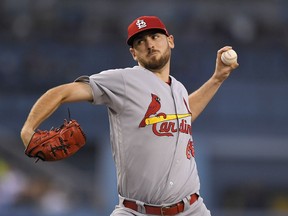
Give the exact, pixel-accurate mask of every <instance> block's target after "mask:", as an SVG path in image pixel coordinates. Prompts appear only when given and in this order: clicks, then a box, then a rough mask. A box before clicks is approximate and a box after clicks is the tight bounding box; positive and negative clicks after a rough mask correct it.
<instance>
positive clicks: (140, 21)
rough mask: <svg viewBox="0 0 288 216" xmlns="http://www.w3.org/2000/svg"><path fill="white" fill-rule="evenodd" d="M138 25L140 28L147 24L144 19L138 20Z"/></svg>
mask: <svg viewBox="0 0 288 216" xmlns="http://www.w3.org/2000/svg"><path fill="white" fill-rule="evenodd" d="M136 25H137V27H138V29H141V28H144V27H146V26H147V24H146V22H145V21H144V20H137V22H136Z"/></svg>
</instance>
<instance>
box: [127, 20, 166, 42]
mask: <svg viewBox="0 0 288 216" xmlns="http://www.w3.org/2000/svg"><path fill="white" fill-rule="evenodd" d="M151 29H158V30H160V31H161V32H163V33H164V34H166V35H167V36H169V33H168V31H167V29H166V27H165V25H164V24H163V22H162V21H161V20H160V19H159V18H158V17H156V16H142V17H139V18H137V19H135V20H134V21H133V22H132V23H131V24H130V25H129V26H128V38H127V44H128V45H130V46H131V45H132V43H133V39H134V37H135V36H136V34H138V33H140V32H143V31H146V30H151Z"/></svg>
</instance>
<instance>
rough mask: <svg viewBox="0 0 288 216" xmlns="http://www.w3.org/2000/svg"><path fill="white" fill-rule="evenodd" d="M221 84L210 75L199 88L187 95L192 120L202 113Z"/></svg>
mask: <svg viewBox="0 0 288 216" xmlns="http://www.w3.org/2000/svg"><path fill="white" fill-rule="evenodd" d="M221 84H222V82H220V81H219V80H217V79H215V78H214V77H213V76H212V77H211V78H210V79H209V80H208V81H207V82H206V83H204V84H203V85H202V86H201V87H200V88H199V89H197V90H196V91H195V92H193V93H191V94H190V95H189V106H190V110H191V112H192V121H194V120H195V119H196V118H197V117H198V116H199V115H200V114H201V113H202V111H203V110H204V109H205V107H206V106H207V105H208V103H209V102H210V101H211V99H212V98H213V97H214V95H215V94H216V92H217V91H218V89H219V87H220V86H221Z"/></svg>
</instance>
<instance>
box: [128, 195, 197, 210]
mask: <svg viewBox="0 0 288 216" xmlns="http://www.w3.org/2000/svg"><path fill="white" fill-rule="evenodd" d="M198 197H199V196H198V194H196V193H195V194H192V195H191V196H190V205H192V204H193V203H194V202H195V201H196V200H197V199H198ZM123 205H124V206H125V207H126V208H130V209H132V210H134V211H138V205H137V204H136V202H135V201H130V200H124V202H123ZM144 208H145V210H146V214H151V215H176V214H179V213H181V212H183V211H184V202H183V201H181V202H178V203H176V204H173V205H171V206H162V207H158V206H150V205H146V204H145V205H144Z"/></svg>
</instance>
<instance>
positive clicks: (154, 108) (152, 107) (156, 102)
mask: <svg viewBox="0 0 288 216" xmlns="http://www.w3.org/2000/svg"><path fill="white" fill-rule="evenodd" d="M160 108H161V103H160V98H159V97H158V96H157V95H154V94H151V102H150V104H149V107H148V109H147V111H146V113H145V116H144V118H143V119H142V121H141V122H140V124H139V127H145V126H146V122H145V120H146V119H147V118H149V117H150V116H151V115H154V114H156V113H157V112H158V111H159V110H160Z"/></svg>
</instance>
